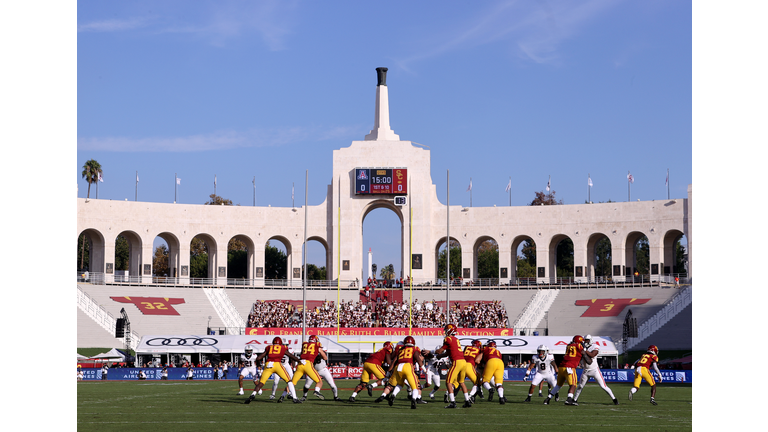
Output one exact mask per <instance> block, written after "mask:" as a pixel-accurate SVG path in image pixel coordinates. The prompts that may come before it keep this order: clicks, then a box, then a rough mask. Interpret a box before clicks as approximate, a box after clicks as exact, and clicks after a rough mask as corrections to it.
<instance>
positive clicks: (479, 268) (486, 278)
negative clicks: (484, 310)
mask: <svg viewBox="0 0 768 432" xmlns="http://www.w3.org/2000/svg"><path fill="white" fill-rule="evenodd" d="M473 252H474V253H473V254H472V255H473V256H474V263H473V264H472V265H473V267H474V272H473V274H475V275H477V277H476V278H477V279H478V283H479V284H480V285H483V286H490V285H498V284H499V244H498V243H496V240H494V239H493V238H492V237H489V236H483V237H480V238H478V239H477V241H476V242H475V247H474V249H473Z"/></svg>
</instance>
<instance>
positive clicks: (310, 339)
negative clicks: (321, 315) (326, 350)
mask: <svg viewBox="0 0 768 432" xmlns="http://www.w3.org/2000/svg"><path fill="white" fill-rule="evenodd" d="M309 341H310V342H320V339H318V337H317V335H311V336H309Z"/></svg>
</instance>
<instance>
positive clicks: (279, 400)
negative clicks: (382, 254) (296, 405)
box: [277, 396, 285, 403]
mask: <svg viewBox="0 0 768 432" xmlns="http://www.w3.org/2000/svg"><path fill="white" fill-rule="evenodd" d="M284 400H285V397H283V396H280V397H279V398H278V399H277V403H283V401H284Z"/></svg>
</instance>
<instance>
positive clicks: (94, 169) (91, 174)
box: [83, 159, 102, 198]
mask: <svg viewBox="0 0 768 432" xmlns="http://www.w3.org/2000/svg"><path fill="white" fill-rule="evenodd" d="M101 174H102V171H101V164H100V163H98V162H96V161H95V160H93V159H89V160H88V162H86V163H85V165H83V178H84V179H85V181H87V182H88V196H87V197H86V198H90V197H91V183H96V182H97V181H99V177H100V176H101Z"/></svg>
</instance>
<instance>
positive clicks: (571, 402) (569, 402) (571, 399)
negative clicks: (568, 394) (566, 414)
mask: <svg viewBox="0 0 768 432" xmlns="http://www.w3.org/2000/svg"><path fill="white" fill-rule="evenodd" d="M565 404H566V405H573V406H578V405H579V404H577V403H576V401H574V400H573V398H568V399H566V401H565Z"/></svg>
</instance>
